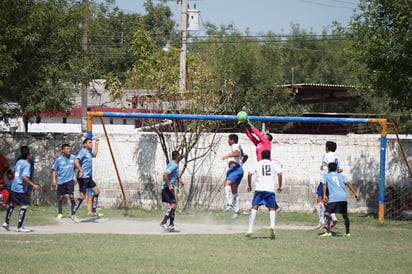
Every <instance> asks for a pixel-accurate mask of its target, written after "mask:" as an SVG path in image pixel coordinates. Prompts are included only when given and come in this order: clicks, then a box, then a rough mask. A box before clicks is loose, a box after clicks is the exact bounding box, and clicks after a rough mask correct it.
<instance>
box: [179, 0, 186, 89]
mask: <svg viewBox="0 0 412 274" xmlns="http://www.w3.org/2000/svg"><path fill="white" fill-rule="evenodd" d="M181 5H182V8H181V23H180V25H181V26H180V28H181V29H180V35H181V47H180V69H179V91H180V92H182V91H185V90H186V51H187V16H188V11H187V10H188V9H187V0H181Z"/></svg>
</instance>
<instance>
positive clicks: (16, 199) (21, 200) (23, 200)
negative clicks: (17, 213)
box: [10, 191, 30, 205]
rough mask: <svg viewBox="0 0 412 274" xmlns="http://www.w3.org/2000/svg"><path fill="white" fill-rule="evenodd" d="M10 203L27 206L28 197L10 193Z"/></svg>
mask: <svg viewBox="0 0 412 274" xmlns="http://www.w3.org/2000/svg"><path fill="white" fill-rule="evenodd" d="M10 197H11V198H10V201H11V202H12V203H14V204H16V205H28V204H29V202H30V201H29V195H27V193H20V192H14V191H12V192H11V193H10Z"/></svg>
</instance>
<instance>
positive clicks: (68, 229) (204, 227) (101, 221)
mask: <svg viewBox="0 0 412 274" xmlns="http://www.w3.org/2000/svg"><path fill="white" fill-rule="evenodd" d="M228 222H229V223H227V224H214V223H212V222H211V221H207V220H202V221H200V222H198V223H189V222H179V223H177V225H178V226H179V229H180V230H181V232H179V234H231V233H245V232H246V231H247V221H244V220H237V221H230V220H229V221H228ZM26 228H27V229H30V230H31V233H36V234H58V233H94V234H96V233H106V234H143V235H144V234H147V235H149V234H150V235H156V234H177V233H164V231H163V230H162V228H161V227H160V226H159V222H158V221H146V220H144V221H139V220H130V219H109V218H86V219H79V222H78V223H74V222H73V221H72V220H71V219H69V218H63V219H61V220H59V221H58V224H56V225H48V226H32V227H26ZM262 228H265V226H258V225H255V227H254V229H255V230H259V229H262ZM276 229H293V230H313V229H314V227H309V226H290V225H287V226H286V225H278V226H276ZM14 230H15V227H10V231H8V232H7V231H4V232H7V233H17V232H15V231H14Z"/></svg>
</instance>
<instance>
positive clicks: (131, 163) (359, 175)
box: [0, 128, 412, 212]
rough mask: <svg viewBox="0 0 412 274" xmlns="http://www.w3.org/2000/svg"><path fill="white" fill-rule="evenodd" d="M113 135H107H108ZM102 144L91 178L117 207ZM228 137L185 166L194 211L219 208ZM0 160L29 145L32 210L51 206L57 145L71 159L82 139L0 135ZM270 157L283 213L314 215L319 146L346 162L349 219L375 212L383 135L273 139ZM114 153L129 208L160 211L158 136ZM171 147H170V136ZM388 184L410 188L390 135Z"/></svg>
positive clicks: (127, 139) (117, 137) (410, 146)
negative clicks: (34, 186)
mask: <svg viewBox="0 0 412 274" xmlns="http://www.w3.org/2000/svg"><path fill="white" fill-rule="evenodd" d="M112 130H114V129H110V130H108V132H113V131H112ZM94 133H95V134H96V136H98V137H99V138H100V139H101V142H100V149H99V155H98V157H97V158H96V159H95V160H94V166H93V168H94V177H95V181H96V182H97V184H98V186H99V187H100V189H101V195H100V199H99V201H100V205H101V206H103V207H122V205H123V204H122V196H121V192H120V188H119V184H118V181H117V176H116V173H115V170H114V168H113V163H112V160H111V158H110V152H109V149H108V144H107V140H106V138H105V137H104V135H103V134H101V133H99V130H98V129H97V128H96V131H95V132H94ZM227 136H228V134H218V135H216V139H215V145H214V148H213V151H212V153H211V154H210V155H209V156H208V157H205V158H203V159H201V160H197V161H195V162H194V163H193V162H192V163H191V164H189V165H188V169H187V170H186V172H185V174H184V175H183V180H185V181H186V184H187V185H186V186H185V190H184V191H185V197H188V196H187V194H188V192H189V190H190V186H192V187H193V189H194V190H193V192H194V193H195V194H194V195H193V197H194V198H193V200H192V203H191V205H192V206H193V207H199V208H210V209H217V208H221V207H222V206H223V201H224V196H223V195H224V192H223V187H222V185H223V181H224V178H225V173H226V164H225V162H224V161H222V160H220V158H221V157H222V156H223V155H225V154H227V152H228V144H227ZM0 137H1V141H0V153H2V154H3V155H5V156H6V157H7V158H8V159H9V160H10V162H11V164H14V159H16V158H17V157H18V153H19V148H20V147H21V146H22V145H29V146H30V147H31V148H32V151H33V154H34V155H35V175H34V178H33V180H34V181H35V182H37V183H40V184H41V185H42V186H43V188H42V190H41V191H39V192H37V191H35V192H34V193H33V196H32V199H33V202H34V203H51V204H54V203H55V193H54V192H53V191H54V190H53V189H52V187H51V175H50V172H51V170H50V166H51V164H52V162H53V160H54V159H55V157H57V155H58V154H59V152H60V147H61V144H63V143H69V144H71V145H72V147H73V152H75V153H77V151H78V150H79V149H80V147H81V141H82V139H83V138H84V136H82V135H81V134H63V133H54V134H51V133H49V134H44V133H38V134H34V133H32V134H24V133H14V134H11V133H0ZM239 137H240V143H241V144H242V146H243V147H244V149H245V150H246V152H247V153H248V154H249V156H250V158H249V160H248V162H247V163H246V164H245V166H244V168H245V170H246V171H247V170H248V169H249V167H250V166H251V165H252V164H253V162H254V161H255V159H256V158H255V147H254V146H253V144H252V143H251V142H250V141H249V140H248V139H247V137H246V136H245V135H244V134H243V133H239ZM273 137H274V141H273V152H272V157H273V158H275V159H277V160H278V161H280V162H281V163H282V165H283V174H284V176H283V177H284V183H283V186H284V187H283V189H284V191H283V193H281V194H278V195H277V199H278V202H279V204H280V205H281V207H282V210H284V211H300V212H312V211H313V210H314V209H315V188H316V186H317V184H318V181H319V172H320V170H319V168H320V161H321V157H322V154H323V153H324V144H325V142H326V141H327V140H332V141H335V142H337V144H338V149H337V152H338V154H339V155H340V157H341V158H342V161H343V163H344V174H345V175H346V176H347V177H348V178H350V179H351V180H352V182H353V184H354V186H355V187H356V188H357V189H358V190H359V192H360V194H361V201H359V202H356V201H354V199H353V197H352V195H351V194H349V197H350V198H349V208H350V211H352V212H376V206H377V193H378V184H379V162H380V135H354V134H353V135H348V136H331V135H281V134H279V135H276V134H275V135H273ZM110 138H111V139H110V142H111V145H112V149H113V153H114V155H115V158H116V161H117V165H118V167H119V171H120V175H121V179H122V183H123V186H124V189H125V191H126V196H127V201H128V206H142V207H144V208H158V207H161V206H162V203H161V201H160V184H161V180H162V179H161V178H162V173H163V171H164V168H165V166H166V162H165V157H164V155H163V152H162V150H161V147H160V144H159V142H158V139H157V136H156V135H155V134H152V133H144V132H137V133H136V132H131V133H129V134H114V135H111V137H110ZM169 140H173V135H171V136H170V138H169ZM211 140H212V135H204V136H202V139H201V142H200V143H199V145H198V147H197V149H196V150H195V151H193V153H198V154H200V153H202V151H203V149H202V147H205V146H207V145H208V144H209V143H210V142H211ZM402 143H403V146H404V148H405V151H406V154H407V156H411V155H412V138H411V136H404V137H403V140H402ZM386 163H387V168H386V181H387V185H389V184H400V183H401V184H409V185H411V184H410V183H411V179H410V178H409V179H408V174H407V169H406V166H405V164H404V163H403V160H402V157H401V154H400V150H399V146H398V145H397V143H396V140H395V139H394V138H393V136H388V147H387V161H386ZM246 184H247V183H246V177H245V178H244V179H243V182H242V184H241V186H240V199H241V206H242V208H243V209H246V208H248V207H249V205H250V200H251V198H252V193H246Z"/></svg>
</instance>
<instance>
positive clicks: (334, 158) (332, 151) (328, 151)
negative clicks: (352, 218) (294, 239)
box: [316, 141, 343, 229]
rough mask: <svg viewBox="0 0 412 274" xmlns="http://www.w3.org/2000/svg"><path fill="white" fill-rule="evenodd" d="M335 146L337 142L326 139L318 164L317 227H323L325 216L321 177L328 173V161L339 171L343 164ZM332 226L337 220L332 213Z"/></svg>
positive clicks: (341, 169)
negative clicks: (323, 152)
mask: <svg viewBox="0 0 412 274" xmlns="http://www.w3.org/2000/svg"><path fill="white" fill-rule="evenodd" d="M336 148H337V144H336V143H335V142H332V141H327V142H326V144H325V154H323V156H322V163H321V166H320V180H319V181H320V182H319V185H318V187H317V189H316V202H317V211H318V217H319V221H318V225H317V227H316V228H317V229H320V228H323V227H324V225H325V218H324V212H325V204H324V202H323V188H322V178H323V176H324V175H325V174H327V173H328V164H329V163H336V164H337V166H338V169H337V171H338V172H339V173H341V172H342V171H343V165H342V162H341V160H340V158H339V156H338V154H337V153H336ZM332 220H333V223H332V227H334V226H335V225H336V223H337V222H338V220H337V219H336V216H335V214H332Z"/></svg>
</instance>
